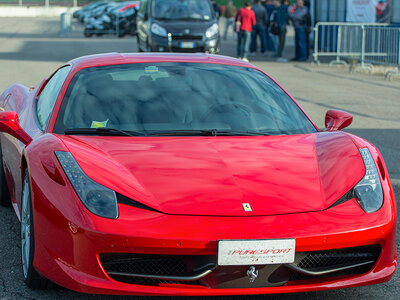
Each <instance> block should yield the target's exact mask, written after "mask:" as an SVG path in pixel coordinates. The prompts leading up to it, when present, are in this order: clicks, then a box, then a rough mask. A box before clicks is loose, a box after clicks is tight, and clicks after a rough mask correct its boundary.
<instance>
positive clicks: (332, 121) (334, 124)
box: [325, 109, 353, 131]
mask: <svg viewBox="0 0 400 300" xmlns="http://www.w3.org/2000/svg"><path fill="white" fill-rule="evenodd" d="M351 122H353V115H352V114H349V113H348V112H345V111H343V110H338V109H331V110H328V111H327V112H326V116H325V127H326V130H327V131H335V130H341V129H343V128H346V127H347V126H349V125H350V124H351Z"/></svg>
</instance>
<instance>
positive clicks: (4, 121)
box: [0, 111, 32, 145]
mask: <svg viewBox="0 0 400 300" xmlns="http://www.w3.org/2000/svg"><path fill="white" fill-rule="evenodd" d="M0 131H1V132H5V133H8V134H10V135H12V136H13V137H15V138H16V139H18V140H20V141H21V142H22V143H24V144H25V145H27V144H29V143H30V142H31V141H32V138H31V137H30V136H29V135H28V134H27V133H26V132H25V130H23V129H22V128H21V126H20V125H19V122H18V115H17V113H16V112H14V111H2V112H0Z"/></svg>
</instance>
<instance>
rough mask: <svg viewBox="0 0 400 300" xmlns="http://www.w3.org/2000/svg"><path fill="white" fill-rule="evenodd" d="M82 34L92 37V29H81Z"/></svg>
mask: <svg viewBox="0 0 400 300" xmlns="http://www.w3.org/2000/svg"><path fill="white" fill-rule="evenodd" d="M83 35H84V36H85V37H92V35H93V29H90V28H85V30H84V31H83Z"/></svg>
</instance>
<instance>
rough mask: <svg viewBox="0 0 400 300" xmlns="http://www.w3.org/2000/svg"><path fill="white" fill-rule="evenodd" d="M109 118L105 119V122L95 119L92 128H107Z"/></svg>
mask: <svg viewBox="0 0 400 300" xmlns="http://www.w3.org/2000/svg"><path fill="white" fill-rule="evenodd" d="M107 123H108V120H105V121H104V122H98V121H93V122H92V126H90V128H105V127H107Z"/></svg>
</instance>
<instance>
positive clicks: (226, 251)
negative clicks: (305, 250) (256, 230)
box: [217, 239, 296, 266]
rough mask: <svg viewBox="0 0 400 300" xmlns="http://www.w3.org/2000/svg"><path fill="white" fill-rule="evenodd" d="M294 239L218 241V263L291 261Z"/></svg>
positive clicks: (263, 263)
mask: <svg viewBox="0 0 400 300" xmlns="http://www.w3.org/2000/svg"><path fill="white" fill-rule="evenodd" d="M295 247H296V240H295V239H275V240H222V241H218V258H217V259H218V265H220V266H242V265H266V264H283V263H293V262H294V255H295Z"/></svg>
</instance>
